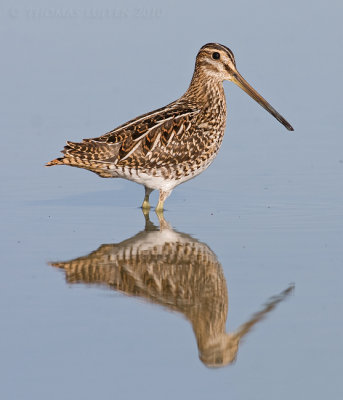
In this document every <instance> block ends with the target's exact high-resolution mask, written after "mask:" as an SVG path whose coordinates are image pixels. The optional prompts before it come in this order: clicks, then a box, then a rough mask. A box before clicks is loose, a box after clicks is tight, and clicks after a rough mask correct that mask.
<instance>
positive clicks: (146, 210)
mask: <svg viewBox="0 0 343 400" xmlns="http://www.w3.org/2000/svg"><path fill="white" fill-rule="evenodd" d="M144 188H145V196H144V201H143V204H142V210H143V213H144V214H145V213H149V210H150V203H149V196H150V193H151V192H152V191H153V189H150V188H148V187H146V186H144Z"/></svg>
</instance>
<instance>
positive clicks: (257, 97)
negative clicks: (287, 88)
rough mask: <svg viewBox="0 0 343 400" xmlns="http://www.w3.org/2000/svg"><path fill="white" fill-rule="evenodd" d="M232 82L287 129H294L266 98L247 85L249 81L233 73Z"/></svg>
mask: <svg viewBox="0 0 343 400" xmlns="http://www.w3.org/2000/svg"><path fill="white" fill-rule="evenodd" d="M232 82H234V83H235V84H236V85H237V86H239V87H240V88H241V89H243V90H244V91H245V93H248V95H249V96H250V97H252V98H253V99H254V100H256V101H257V103H258V104H260V105H261V106H262V107H263V108H264V109H266V110H267V111H268V112H269V113H270V114H272V116H273V117H275V118H276V119H277V120H278V121H279V122H281V124H282V125H284V126H285V127H286V128H287V129H288V130H289V131H294V129H293V127H292V125H291V124H290V123H289V122H287V121H286V120H285V118H284V117H283V116H282V115H281V114H279V113H278V112H277V111H276V110H275V108H274V107H272V106H271V105H270V104H269V103H268V101H267V100H265V99H264V98H263V97H262V96H261V95H260V94H258V93H257V92H256V90H255V89H254V88H253V87H252V86H250V85H249V83H248V82H247V81H246V80H245V79H244V78H243V77H242V76H241V75H240V74H239V73H238V72H236V73H235V74H233V78H232Z"/></svg>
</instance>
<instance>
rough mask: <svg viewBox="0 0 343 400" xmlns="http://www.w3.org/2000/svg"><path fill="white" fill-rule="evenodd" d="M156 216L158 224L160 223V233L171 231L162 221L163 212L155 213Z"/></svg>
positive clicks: (166, 223)
mask: <svg viewBox="0 0 343 400" xmlns="http://www.w3.org/2000/svg"><path fill="white" fill-rule="evenodd" d="M156 215H157V218H158V222H159V223H160V231H163V229H172V228H171V226H170V225H169V224H168V222H167V221H166V220H165V219H164V215H163V210H162V211H156Z"/></svg>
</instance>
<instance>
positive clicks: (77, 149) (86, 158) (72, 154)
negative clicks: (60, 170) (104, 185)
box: [45, 139, 118, 177]
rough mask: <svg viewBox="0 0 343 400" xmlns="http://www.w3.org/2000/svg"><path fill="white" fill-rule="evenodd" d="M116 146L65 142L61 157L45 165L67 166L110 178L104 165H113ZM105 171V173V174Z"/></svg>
mask: <svg viewBox="0 0 343 400" xmlns="http://www.w3.org/2000/svg"><path fill="white" fill-rule="evenodd" d="M116 147H117V146H115V147H113V146H112V147H111V146H109V145H108V144H107V143H101V142H95V141H92V140H91V139H84V140H83V141H82V142H81V143H75V142H69V141H68V142H67V144H66V146H65V147H64V149H63V150H62V153H63V154H64V156H63V157H59V158H55V159H54V160H52V161H49V162H48V163H46V164H45V165H46V166H47V167H51V166H53V165H69V166H72V167H78V168H85V169H88V170H90V171H93V172H95V173H97V174H99V175H100V176H103V177H109V176H112V175H111V174H110V173H109V172H108V171H107V168H106V165H108V164H110V163H113V162H114V161H115V160H116V158H117V155H118V150H117V149H116ZM106 171H107V172H106Z"/></svg>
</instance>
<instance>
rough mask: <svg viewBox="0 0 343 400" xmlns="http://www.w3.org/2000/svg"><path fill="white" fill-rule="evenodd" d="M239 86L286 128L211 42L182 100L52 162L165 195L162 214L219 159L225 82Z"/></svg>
mask: <svg viewBox="0 0 343 400" xmlns="http://www.w3.org/2000/svg"><path fill="white" fill-rule="evenodd" d="M224 80H231V81H233V82H235V83H236V84H238V85H239V86H240V87H241V88H242V89H243V90H245V91H246V92H247V93H248V94H249V95H250V96H252V97H253V98H254V99H255V100H256V101H258V102H259V103H260V104H261V105H262V106H263V107H264V108H266V109H267V110H268V111H269V112H270V113H272V114H273V115H274V116H275V117H276V118H277V119H278V120H279V121H280V122H281V123H283V124H284V125H285V126H286V128H287V129H289V130H293V128H292V127H291V126H290V125H289V123H288V122H287V121H286V120H285V119H284V118H283V117H282V116H281V115H280V114H278V113H277V112H276V111H275V110H274V109H273V108H272V107H271V106H270V104H268V103H267V102H266V101H265V100H264V99H263V98H262V97H261V96H260V95H259V94H258V93H257V92H256V91H255V90H254V89H253V88H252V87H251V86H250V85H249V84H248V83H247V82H246V81H245V80H244V79H243V78H242V77H241V75H240V74H239V73H238V71H237V69H236V64H235V59H234V56H233V53H232V52H231V50H230V49H228V48H227V47H225V46H223V45H220V44H216V43H209V44H207V45H205V46H203V47H202V48H201V49H200V51H199V53H198V55H197V58H196V63H195V70H194V74H193V78H192V81H191V84H190V86H189V88H188V90H187V91H186V93H185V94H184V95H183V96H182V97H181V98H180V99H178V100H176V101H174V102H172V103H170V104H168V105H167V106H165V107H163V108H160V109H158V110H155V111H152V112H150V113H147V114H144V115H141V116H139V117H137V118H135V119H133V120H131V121H129V122H127V123H125V124H123V125H121V126H119V127H118V128H116V129H114V130H112V131H110V132H108V133H106V134H105V135H103V136H100V137H97V138H92V139H84V140H83V142H82V143H74V142H67V145H66V146H65V148H64V150H63V151H62V153H63V154H64V157H61V158H57V159H55V160H52V161H50V162H49V163H47V164H46V165H47V166H51V165H70V166H73V167H78V168H84V169H88V170H90V171H92V172H95V173H96V174H98V175H99V176H101V177H104V178H125V179H129V180H132V181H134V182H137V183H140V184H142V185H144V186H145V189H146V192H145V201H144V203H143V208H147V209H148V208H150V205H149V195H150V193H151V191H152V190H154V189H157V190H159V191H160V198H159V203H158V205H157V210H159V211H161V210H163V205H164V201H165V199H166V198H167V197H168V196H169V194H170V193H171V191H172V190H173V188H174V187H175V186H177V185H179V184H180V183H183V182H185V181H187V180H189V179H191V178H193V177H195V176H197V175H198V174H200V173H201V172H202V171H204V170H205V169H206V168H207V167H208V166H209V165H210V164H211V162H212V161H213V160H214V158H215V157H216V155H217V153H218V150H219V148H220V145H221V143H222V139H223V135H224V130H225V123H226V103H225V94H224V90H223V84H222V83H223V81H224Z"/></svg>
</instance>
